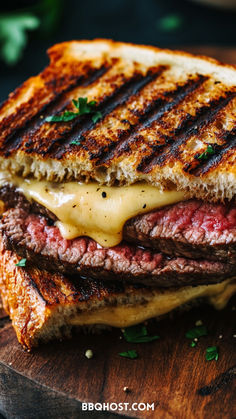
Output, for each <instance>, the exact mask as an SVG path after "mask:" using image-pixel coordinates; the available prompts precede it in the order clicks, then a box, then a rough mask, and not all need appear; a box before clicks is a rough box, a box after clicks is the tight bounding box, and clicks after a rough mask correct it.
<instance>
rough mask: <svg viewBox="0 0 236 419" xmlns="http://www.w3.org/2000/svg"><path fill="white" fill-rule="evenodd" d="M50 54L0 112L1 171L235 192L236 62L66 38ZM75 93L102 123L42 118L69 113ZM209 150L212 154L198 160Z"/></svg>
mask: <svg viewBox="0 0 236 419" xmlns="http://www.w3.org/2000/svg"><path fill="white" fill-rule="evenodd" d="M48 54H49V57H50V64H49V66H48V67H47V68H46V69H45V70H44V71H43V72H42V73H40V74H39V75H38V76H35V77H32V78H30V79H29V80H27V81H26V82H25V83H24V84H23V85H22V86H21V87H20V88H18V89H17V90H16V91H15V92H13V93H12V94H11V95H10V96H9V99H8V100H7V101H6V102H4V103H3V104H2V106H1V108H0V133H1V134H0V166H1V169H2V170H10V171H11V172H12V173H17V174H21V175H22V176H29V175H33V176H35V177H36V178H38V179H42V178H46V179H48V180H52V181H59V182H61V181H64V180H68V179H76V180H80V181H90V180H91V179H92V180H96V181H98V182H100V183H104V184H108V185H110V184H114V183H116V184H119V185H123V184H131V183H135V182H138V181H143V180H144V181H147V182H148V183H151V184H153V185H156V186H157V187H159V188H169V187H170V185H171V186H173V185H174V186H175V187H176V188H177V189H182V190H185V191H186V193H187V194H188V196H195V197H197V198H202V199H209V200H218V199H222V200H223V199H226V198H227V199H232V198H233V197H234V196H235V193H236V182H235V180H236V165H235V161H236V158H235V157H236V127H235V121H236V106H235V105H236V66H233V65H227V64H222V63H220V62H218V61H217V60H214V59H212V58H209V57H204V56H195V55H192V54H190V53H185V52H182V51H170V50H164V49H163V50H162V49H160V48H156V47H148V46H143V45H135V44H128V43H127V44H126V43H121V42H114V41H112V40H104V39H96V40H93V41H70V42H64V43H61V44H57V45H54V46H53V47H51V48H50V49H49V50H48ZM78 97H87V98H88V100H96V101H97V104H98V110H100V111H101V112H102V115H103V117H102V119H101V120H99V121H98V122H97V123H96V124H93V123H92V122H91V116H89V115H87V116H86V117H84V116H81V117H78V118H76V119H75V120H73V121H71V122H65V123H61V122H60V123H50V122H46V121H45V119H46V117H47V116H48V115H52V114H58V113H60V112H62V111H64V110H65V109H67V110H75V109H74V108H73V105H72V102H71V101H72V99H73V98H74V99H76V98H78ZM75 139H77V140H79V141H78V142H79V144H78V145H76V144H73V141H74V140H75ZM71 143H72V144H71ZM209 145H210V146H211V150H213V152H212V153H211V154H207V153H206V155H205V158H202V159H201V158H200V159H199V156H200V155H201V154H202V153H204V152H205V151H206V150H207V148H208V146H209Z"/></svg>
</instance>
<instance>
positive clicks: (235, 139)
mask: <svg viewBox="0 0 236 419" xmlns="http://www.w3.org/2000/svg"><path fill="white" fill-rule="evenodd" d="M222 137H223V140H224V144H223V145H222V146H220V145H217V147H216V148H215V153H214V154H212V155H210V156H209V158H208V159H207V161H203V162H200V164H199V165H198V166H197V167H195V168H193V169H192V170H191V169H190V170H188V172H189V173H191V174H194V175H195V176H200V175H202V174H205V173H207V172H208V171H209V170H210V169H211V168H212V167H213V166H217V165H218V164H219V163H220V161H221V160H222V158H223V157H224V156H225V154H226V153H227V152H228V151H229V150H231V149H232V148H234V147H235V146H236V128H234V129H233V130H232V131H227V132H225V133H224V135H223V136H222Z"/></svg>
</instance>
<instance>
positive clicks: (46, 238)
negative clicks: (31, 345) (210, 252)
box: [0, 208, 236, 287]
mask: <svg viewBox="0 0 236 419" xmlns="http://www.w3.org/2000/svg"><path fill="white" fill-rule="evenodd" d="M0 231H1V234H2V236H3V239H4V243H5V246H6V248H7V249H9V250H14V251H15V252H16V253H17V254H18V255H20V256H21V257H24V258H25V257H26V258H27V264H28V265H29V266H30V264H32V265H33V266H34V265H35V266H37V267H39V268H42V269H46V270H49V271H52V272H62V273H67V274H76V273H77V274H79V275H82V276H90V277H95V278H102V279H104V280H106V279H117V280H119V281H121V280H122V281H123V280H124V281H128V282H132V283H141V284H145V285H152V286H158V287H171V286H183V285H191V284H194V285H197V284H208V283H215V282H220V281H222V280H224V279H226V278H228V277H232V276H234V275H235V274H236V270H235V268H234V266H233V265H230V264H224V263H221V262H210V261H207V260H203V259H201V260H199V261H196V260H192V259H185V258H172V259H170V258H169V257H166V256H164V255H163V254H161V253H158V252H155V251H151V250H147V249H143V248H139V247H137V246H132V245H129V244H127V243H122V244H121V245H119V246H115V247H113V248H101V246H99V245H98V244H97V243H96V242H95V241H94V240H92V239H89V238H78V239H74V240H65V239H63V238H62V236H61V234H60V231H59V229H58V228H57V227H55V226H51V225H49V224H48V222H47V219H46V218H45V217H43V216H41V215H36V214H30V213H28V212H27V211H25V210H23V209H18V208H17V209H11V210H9V211H7V212H5V213H4V215H3V217H2V221H1V225H0Z"/></svg>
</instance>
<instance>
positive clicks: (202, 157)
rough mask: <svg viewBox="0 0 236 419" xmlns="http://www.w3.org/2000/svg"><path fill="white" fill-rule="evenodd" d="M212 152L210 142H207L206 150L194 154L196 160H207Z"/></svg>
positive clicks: (213, 152)
mask: <svg viewBox="0 0 236 419" xmlns="http://www.w3.org/2000/svg"><path fill="white" fill-rule="evenodd" d="M212 154H215V150H214V148H213V147H212V145H211V144H208V146H207V149H206V151H204V152H203V153H201V154H196V156H195V158H196V159H197V160H207V159H208V157H209V156H211V155H212Z"/></svg>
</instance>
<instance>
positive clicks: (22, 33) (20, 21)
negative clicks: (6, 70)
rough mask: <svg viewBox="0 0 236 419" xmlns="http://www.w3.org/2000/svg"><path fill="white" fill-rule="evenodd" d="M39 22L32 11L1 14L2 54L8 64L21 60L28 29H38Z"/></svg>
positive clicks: (0, 36)
mask: <svg viewBox="0 0 236 419" xmlns="http://www.w3.org/2000/svg"><path fill="white" fill-rule="evenodd" d="M39 24H40V22H39V19H38V18H37V17H36V16H34V15H33V14H31V13H22V14H20V13H18V14H9V15H0V54H1V57H2V59H3V60H4V61H5V62H6V63H7V64H9V65H13V64H15V63H16V62H17V61H18V60H19V58H20V57H21V55H22V51H23V49H24V47H25V45H26V43H27V39H28V38H27V31H32V30H35V29H37V28H38V27H39Z"/></svg>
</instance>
